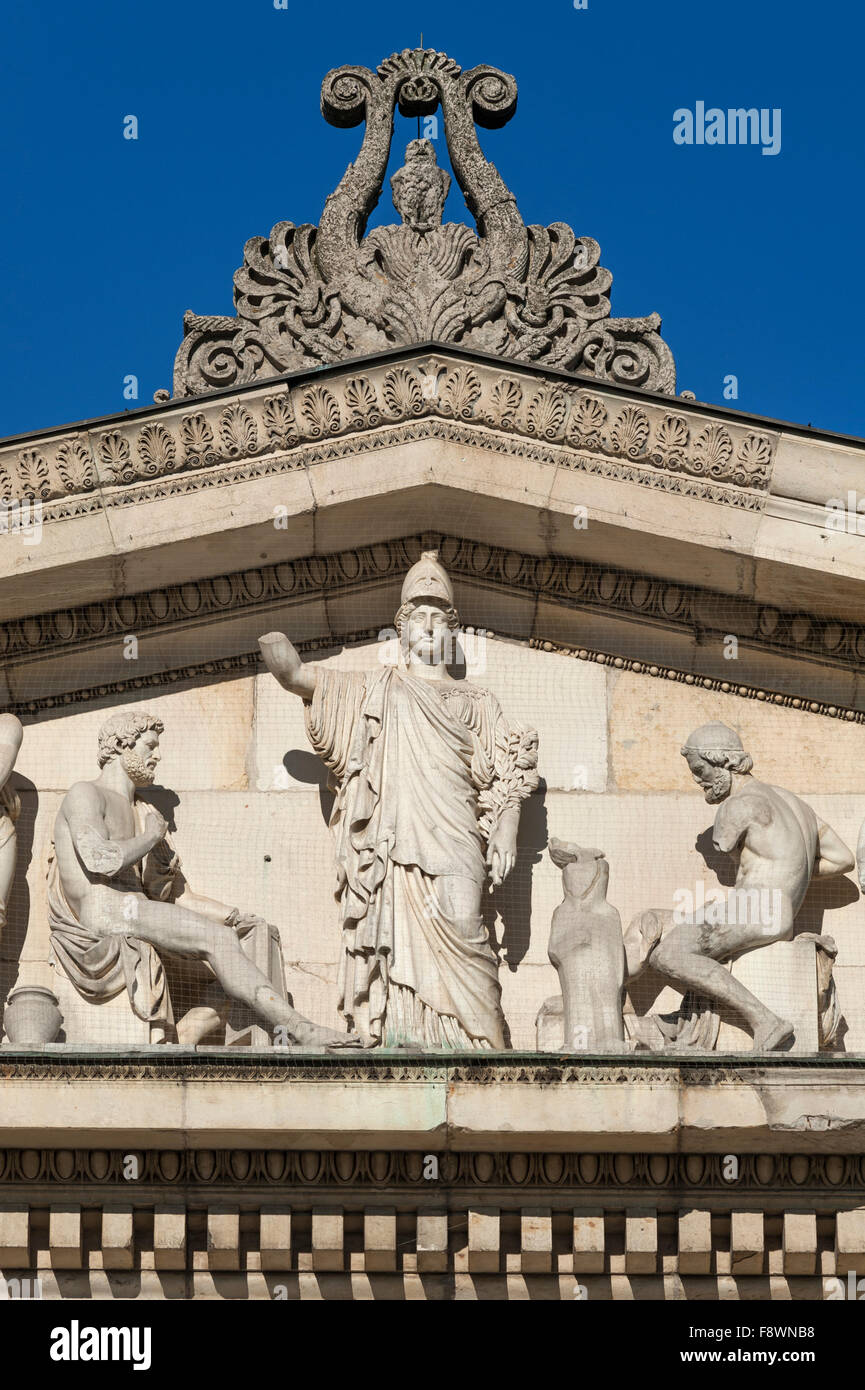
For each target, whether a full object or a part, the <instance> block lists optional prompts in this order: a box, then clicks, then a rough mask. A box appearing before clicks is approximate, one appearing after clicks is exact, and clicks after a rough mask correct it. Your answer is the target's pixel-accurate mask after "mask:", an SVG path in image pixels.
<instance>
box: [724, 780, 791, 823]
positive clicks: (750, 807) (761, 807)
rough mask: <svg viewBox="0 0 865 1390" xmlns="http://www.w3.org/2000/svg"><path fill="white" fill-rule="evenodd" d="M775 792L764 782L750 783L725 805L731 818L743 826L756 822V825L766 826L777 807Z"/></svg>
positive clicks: (777, 799)
mask: <svg viewBox="0 0 865 1390" xmlns="http://www.w3.org/2000/svg"><path fill="white" fill-rule="evenodd" d="M777 792H778V789H777V788H776V787H770V786H769V785H768V784H767V783H766V782H752V783H751V784H750V785H749V786H747V787H744V788H743V789H742V791H740V792H737V793H736V795H735V796H731V797H730V798H729V801H728V802H727V803H726V805H728V806H729V807H730V808H731V817H732V818H734V819H736V820H738V821H740V822H741V823H743V824H744V823H748V822H755V821H756V823H757V824H758V825H768V824H769V823H770V821H771V820H772V816H773V813H774V811H775V810H776V809H777V807H778V802H779V797H778V794H777Z"/></svg>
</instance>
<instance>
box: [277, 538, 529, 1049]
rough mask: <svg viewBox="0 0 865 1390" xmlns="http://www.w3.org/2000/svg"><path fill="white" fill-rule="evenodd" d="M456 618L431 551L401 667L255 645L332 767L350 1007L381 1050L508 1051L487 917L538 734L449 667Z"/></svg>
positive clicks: (345, 999) (407, 593)
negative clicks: (490, 889) (342, 663)
mask: <svg viewBox="0 0 865 1390" xmlns="http://www.w3.org/2000/svg"><path fill="white" fill-rule="evenodd" d="M458 624H459V619H458V616H457V612H456V609H455V607H454V601H453V589H452V587H451V582H450V579H449V578H448V575H447V574H446V572H445V570H444V569H443V568H442V566H441V565H440V564H439V563H438V557H437V555H436V553H435V552H434V551H428V552H425V553H424V554H423V555H422V556H421V558H420V560H419V561H418V562H417V564H415V565H413V566H412V568H411V569H410V570H409V572H408V574H407V575H406V578H405V581H404V583H403V587H402V598H401V607H400V609H399V612H398V613H397V615H396V619H395V626H396V630H397V634H398V638H399V648H400V657H399V664H398V665H397V666H389V667H380V668H379V669H378V670H377V671H372V672H363V673H354V672H343V671H333V670H329V669H326V668H324V667H315V666H304V665H303V663H302V662H301V660H300V657H299V656H298V654H297V652H296V651H295V649H294V647H293V646H292V644H291V643H290V642H289V640H288V638H287V637H285V636H284V635H283V634H281V633H275V632H271V633H268V634H267V635H266V636H264V637H262V638H260V639H259V641H260V645H261V649H262V653H263V655H264V660H265V662H266V664H267V666H268V668H269V670H270V671H271V672H272V673H273V675H274V676H275V677H276V679H277V680H278V681H279V683H280V685H282V686H283V687H284V689H286V690H289V691H291V692H292V693H293V694H295V695H298V696H300V698H301V699H302V700H303V701H304V702H305V706H306V727H307V733H308V735H309V739H310V742H311V743H312V746H313V748H314V749H315V751H316V752H317V753H318V754H319V755H320V756H321V757H322V758H323V759H324V761H325V762H326V763H327V765H328V767H329V768H330V769H331V772H332V774H333V778H334V780H335V782H336V784H337V796H336V803H335V806H334V811H333V815H332V817H331V828H332V831H333V834H334V839H335V845H336V858H337V889H336V896H337V899H338V901H339V904H340V912H341V921H342V951H341V956H340V976H339V980H340V1004H339V1007H340V1009H341V1011H342V1013H343V1014H344V1015H345V1017H346V1019H347V1021H348V1023H349V1026H354V1027H356V1028H357V1029H358V1031H359V1032H360V1033H361V1035H362V1036H365V1037H366V1038H367V1039H369V1040H370V1041H371V1042H373V1043H379V1044H382V1045H384V1046H390V1047H395V1046H406V1047H415V1048H418V1049H434V1048H442V1047H446V1048H502V1047H504V1045H505V1038H504V1017H503V1014H502V1010H501V1004H500V997H501V989H500V986H499V981H498V969H497V962H496V957H495V954H494V952H493V949H492V946H491V945H490V941H489V937H488V933H487V930H486V928H485V926H484V923H483V920H482V917H481V894H482V892H483V888H484V884H485V882H486V878H487V872H488V871H489V874H490V876H491V879H492V882H493V884H496V885H497V884H500V883H501V882H502V881H503V880H504V878H505V877H506V876H507V874H509V873H510V871H511V869H512V868H513V866H514V863H515V861H516V838H517V825H518V821H519V812H520V803H521V801H522V800H523V798H524V797H526V796H528V795H529V793H530V792H532V791H534V789H535V787H536V786H537V785H538V774H537V735H536V734H535V733H534V731H533V730H527V729H523V728H522V727H520V726H518V725H514V724H510V723H509V722H508V721H507V720H506V719H505V717H504V715H503V714H502V711H501V709H500V707H499V704H498V701H497V700H496V699H495V697H494V696H493V695H492V693H491V692H490V691H488V690H484V689H483V688H482V687H480V686H476V685H473V684H470V683H469V682H468V681H457V680H454V679H453V677H452V676H451V675H450V673H449V672H448V669H447V667H448V664H449V661H448V650H447V648H448V645H449V643H450V642H452V641H453V634H454V633H455V631H456V629H457V627H458Z"/></svg>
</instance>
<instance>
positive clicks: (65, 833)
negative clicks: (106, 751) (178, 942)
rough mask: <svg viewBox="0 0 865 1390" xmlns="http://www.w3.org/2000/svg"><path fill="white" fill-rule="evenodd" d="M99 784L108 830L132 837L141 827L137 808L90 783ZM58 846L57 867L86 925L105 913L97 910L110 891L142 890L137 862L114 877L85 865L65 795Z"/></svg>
mask: <svg viewBox="0 0 865 1390" xmlns="http://www.w3.org/2000/svg"><path fill="white" fill-rule="evenodd" d="M90 785H91V786H92V787H94V788H95V790H96V794H97V796H98V798H99V805H100V808H101V811H102V816H103V824H104V833H105V834H106V835H107V836H108V838H109V839H111V840H128V839H131V838H132V837H133V836H134V835H135V834H136V831H137V826H136V823H135V811H134V809H133V806H132V804H131V803H130V802H129V801H127V800H126V798H125V797H124V796H121V795H120V794H119V793H118V792H114V791H111V790H110V789H109V788H107V787H100V786H98V785H97V784H96V783H90ZM54 848H55V851H56V854H57V867H58V869H59V871H60V880H61V883H62V884H63V892H64V893H65V895H66V900H67V902H68V903H69V906H70V907H71V908H72V910H73V911H74V912H75V914H76V916H77V917H78V918H79V919H80V921H81V922H83V923H84V924H85V925H91V921H90V919H91V917H94V915H95V916H98V917H100V918H101V916H102V914H101V913H99V912H98V911H95V910H96V909H97V908H98V905H99V903H100V901H104V897H105V894H106V893H110V894H111V895H112V896H113V895H114V894H115V893H117V892H121V893H129V892H138V893H140V892H142V887H141V877H140V872H139V868H138V866H137V865H132V866H131V867H130V868H128V869H126V870H124V871H122V872H121V873H118V874H115V875H114V876H113V877H112V878H111V879H107V878H104V877H103V876H102V875H101V874H94V873H91V872H90V871H89V870H88V869H86V868H85V867H84V865H83V864H82V862H81V859H80V858H79V856H78V854H77V852H76V849H75V846H74V844H73V841H72V831H71V829H70V827H69V822H68V821H67V819H66V801H65V799H64V801H63V804H62V805H61V807H60V810H59V811H58V813H57V819H56V821H55V823H54Z"/></svg>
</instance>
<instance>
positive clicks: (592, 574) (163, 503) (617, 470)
mask: <svg viewBox="0 0 865 1390" xmlns="http://www.w3.org/2000/svg"><path fill="white" fill-rule="evenodd" d="M73 460H74V461H75V467H74V468H73V467H72V461H73ZM862 460H863V449H862V445H861V442H859V441H853V440H840V439H838V440H833V439H831V438H830V439H824V440H819V439H816V438H814V437H813V435H811V434H810V433H809V432H805V431H801V430H796V429H795V428H793V427H788V426H781V425H778V424H777V423H776V422H772V421H763V420H760V419H758V418H754V417H747V416H742V415H737V414H736V413H734V412H731V411H719V410H713V409H710V408H707V407H705V406H702V405H699V404H698V403H697V402H692V401H686V400H680V401H676V402H674V403H673V402H670V401H669V400H666V399H665V398H663V397H659V396H654V397H653V396H651V395H649V394H648V393H631V392H629V391H627V390H624V389H623V388H616V387H614V386H610V385H605V386H603V387H601V386H597V385H594V384H589V383H587V382H585V381H583V380H581V379H578V378H574V377H573V376H570V375H568V374H566V373H560V372H553V371H551V370H549V369H545V370H541V369H539V368H537V367H527V366H525V365H520V366H518V365H514V366H509V365H508V366H504V365H503V364H502V363H501V362H498V361H495V360H492V359H490V358H488V357H485V356H483V355H481V354H469V353H465V352H461V351H455V350H454V349H450V350H444V349H435V350H434V349H433V348H431V347H419V348H417V349H414V350H407V351H406V352H403V353H395V354H393V353H388V354H382V355H380V356H378V357H374V358H370V359H367V360H365V361H363V362H355V363H351V364H345V365H342V366H340V365H337V366H333V367H331V368H329V369H326V370H324V371H317V372H315V373H311V372H306V373H297V374H294V375H292V376H289V377H286V378H282V379H279V380H274V381H273V382H270V383H268V384H267V385H261V386H254V385H253V386H248V387H245V388H239V389H236V390H233V391H222V392H215V393H212V394H210V395H208V396H205V397H202V398H200V399H199V400H196V401H189V402H184V403H183V404H181V403H179V402H172V403H170V404H164V405H155V406H152V407H150V408H148V409H147V410H144V411H140V412H135V413H133V414H125V415H123V416H119V417H115V418H113V419H106V420H101V421H92V422H87V423H85V424H84V425H82V426H80V427H77V428H73V429H66V430H59V431H58V430H54V431H44V432H41V433H39V434H36V435H32V436H28V437H26V438H20V439H17V440H13V441H9V442H8V443H7V444H6V445H5V447H3V448H2V449H0V481H2V486H3V489H4V491H5V494H6V496H7V497H23V498H24V499H25V501H27V502H29V503H33V504H35V503H39V504H40V506H41V517H42V527H43V541H42V544H40V545H37V546H32V547H31V546H27V545H22V544H18V545H7V546H5V547H4V553H3V556H2V557H0V566H2V571H3V572H2V577H0V597H2V613H3V618H4V621H5V626H4V627H3V629H2V638H0V640H2V643H3V650H4V655H5V662H6V670H7V682H8V686H9V692H10V695H11V697H12V698H13V700H15V701H19V702H24V703H25V704H26V703H27V702H29V701H32V700H33V699H35V698H39V699H41V700H46V699H47V700H49V701H50V700H54V699H56V698H58V697H60V696H61V695H62V694H63V692H64V691H68V690H69V689H70V684H69V673H70V663H69V660H68V653H70V652H73V651H74V652H75V653H76V661H75V665H74V670H75V673H76V676H77V677H78V680H77V684H76V686H75V688H76V689H79V690H81V689H84V688H91V687H96V686H99V685H100V682H101V681H103V680H104V679H105V678H106V675H107V671H108V669H109V668H110V666H111V662H110V661H109V662H108V663H107V665H106V663H105V662H103V661H101V659H100V658H99V657H98V653H99V651H100V650H101V649H103V648H105V647H106V644H108V643H109V642H110V641H113V640H116V638H115V636H114V634H116V633H118V632H123V631H127V632H129V631H134V632H136V633H138V634H139V638H140V643H141V649H142V662H141V663H139V664H138V665H137V667H136V671H137V678H138V679H143V678H144V673H145V672H147V671H152V672H153V675H154V678H157V676H158V675H159V673H160V672H163V673H164V672H165V670H166V669H170V670H175V671H176V670H181V669H185V668H186V667H187V666H188V662H186V661H184V660H182V659H181V657H180V654H179V653H180V645H181V644H180V643H179V641H178V643H177V649H178V657H177V659H174V658H172V659H171V661H170V662H168V664H167V666H166V652H165V636H166V634H167V633H168V632H172V633H176V634H178V635H179V634H180V633H181V632H182V631H183V629H184V628H185V627H189V628H195V629H196V630H200V628H201V624H202V622H206V623H207V624H208V628H209V632H210V638H211V639H212V642H213V644H214V645H213V647H212V651H211V659H212V660H217V661H230V662H236V661H238V660H240V659H241V658H244V659H247V658H250V654H251V653H252V652H253V651H254V648H255V642H254V633H253V628H254V627H255V625H256V623H258V622H259V621H260V615H261V614H262V613H263V612H265V611H267V610H272V611H273V613H274V614H276V613H278V610H279V607H280V605H281V604H282V603H283V602H287V603H290V604H291V605H294V606H295V607H296V606H297V605H298V604H301V603H303V602H306V601H307V599H308V600H309V602H310V603H312V596H313V595H321V596H323V597H324V599H325V600H326V601H325V606H324V608H323V609H321V610H316V611H317V612H318V617H316V619H315V621H314V622H313V623H312V625H311V626H310V627H309V629H308V630H307V631H306V632H305V633H304V637H303V640H308V641H310V642H313V643H315V642H319V643H321V642H324V643H327V642H332V641H343V640H346V639H347V638H349V636H350V634H352V633H356V632H358V631H362V632H363V633H364V634H366V633H367V632H368V631H369V630H370V627H371V622H372V621H374V622H377V623H379V624H380V625H387V624H388V623H389V622H390V619H391V617H392V612H388V611H387V610H388V604H389V603H390V602H391V598H392V594H393V589H394V586H395V585H396V584H397V582H398V576H399V573H400V571H401V569H402V568H407V566H408V564H409V563H410V562H411V560H410V556H411V555H412V554H413V553H414V550H413V547H414V548H415V549H416V548H417V546H419V545H420V539H419V538H420V537H421V536H422V535H423V534H424V533H428V532H429V531H430V529H431V528H430V520H431V518H432V517H433V516H434V517H435V521H436V526H435V528H434V529H435V531H436V534H437V535H444V536H446V537H451V538H453V547H454V550H453V556H454V558H453V563H454V564H455V565H456V569H457V582H458V583H459V584H460V585H468V586H472V585H473V586H475V589H476V592H477V593H478V594H479V595H480V594H483V593H486V594H487V595H489V593H490V591H491V587H495V588H496V589H497V591H498V592H500V593H501V594H504V593H507V592H510V593H513V594H518V595H519V602H518V603H516V600H515V604H511V605H510V608H508V605H507V604H505V601H504V599H502V601H501V604H500V605H499V607H500V609H501V612H500V613H499V615H498V616H497V618H496V621H495V623H494V624H493V622H492V621H491V620H490V619H489V617H488V616H487V617H486V618H484V614H483V603H482V602H477V603H475V602H474V601H473V599H472V598H471V596H470V595H469V594H468V593H466V595H465V596H464V598H463V601H462V602H463V608H464V609H465V611H466V613H467V614H468V613H471V615H472V616H471V620H473V621H474V622H476V623H479V624H481V625H482V626H484V627H493V626H494V627H495V629H496V630H497V631H500V632H502V633H503V634H506V635H510V636H512V637H518V638H520V639H521V640H523V639H524V640H532V641H539V642H543V641H552V642H558V641H561V642H563V643H564V645H566V646H571V647H574V648H575V649H578V650H579V649H582V648H587V647H592V648H593V650H597V651H598V652H599V653H600V654H604V653H606V655H607V656H609V657H611V658H619V659H621V660H630V659H636V660H647V661H648V662H649V663H650V664H652V665H655V666H657V665H658V664H659V663H658V662H657V659H654V660H653V658H652V642H653V640H654V639H653V637H652V633H653V632H654V631H656V627H657V624H659V623H660V624H661V625H662V626H663V627H664V629H665V630H667V631H669V632H671V633H672V632H673V631H676V632H678V633H679V634H680V636H682V635H685V645H684V647H682V646H681V645H678V646H677V647H676V649H675V655H676V660H675V662H670V663H668V664H670V665H672V666H675V667H676V668H677V669H682V670H683V671H686V672H687V671H692V672H693V673H694V674H698V675H700V676H702V677H705V678H706V679H711V680H724V679H725V678H726V672H727V670H728V669H729V668H728V667H726V666H725V663H723V662H719V660H718V659H716V657H715V656H714V655H713V652H714V651H716V649H717V647H718V645H719V642H718V640H717V636H718V634H717V632H716V629H717V630H718V631H720V629H722V628H723V629H724V630H728V629H730V628H731V626H732V627H733V630H735V631H737V632H739V633H740V634H741V635H742V639H743V648H744V647H745V646H746V645H747V649H748V653H749V654H748V656H747V660H746V661H745V662H744V664H743V662H742V661H740V664H739V666H738V667H737V677H738V684H739V685H741V686H742V687H743V688H744V687H748V688H749V689H750V688H754V689H755V690H762V689H764V688H765V686H766V684H767V680H768V681H769V683H770V685H772V686H773V688H774V689H775V690H776V692H777V693H778V695H779V698H787V697H790V698H795V699H800V700H808V701H810V702H812V703H815V702H816V705H820V706H822V705H826V707H827V708H828V707H830V706H833V707H835V706H837V707H839V708H842V709H843V708H848V707H851V706H852V707H856V706H858V704H859V701H860V695H859V676H858V669H859V666H860V665H861V655H862V651H863V650H865V638H863V636H862V629H861V604H860V600H859V591H858V586H859V583H860V582H861V576H862V573H863V561H862V559H861V555H860V552H861V548H862V541H861V538H860V537H858V536H857V535H855V534H853V535H850V534H842V533H838V532H835V533H833V534H832V535H831V537H830V538H829V541H830V546H831V550H830V552H829V553H828V554H827V544H826V542H827V537H826V533H825V529H823V528H824V527H825V504H824V505H821V504H820V501H819V499H820V498H821V496H822V494H823V493H824V492H825V491H826V488H825V487H824V486H821V483H820V478H821V476H823V475H826V474H828V475H829V476H831V478H832V489H833V491H834V492H837V493H838V495H839V496H842V497H843V496H844V495H845V493H846V490H847V489H848V488H850V487H854V486H855V484H856V480H857V479H858V477H859V475H860V472H861V467H862ZM413 538H417V539H413ZM359 541H360V544H359ZM449 544H450V542H449ZM377 547H379V549H377ZM731 556H733V557H735V561H734V563H731ZM340 592H345V593H354V594H356V595H360V594H363V595H364V603H365V604H366V608H365V613H367V614H369V615H371V616H370V618H369V620H366V621H364V622H359V621H357V620H356V614H357V613H359V612H360V609H361V606H362V605H360V603H359V600H358V601H356V602H355V617H350V616H349V615H348V614H340V615H339V616H337V612H336V598H335V596H336V595H337V594H338V593H340ZM70 595H74V601H73V602H72V603H71V604H70V602H69V596H70ZM547 599H550V600H551V601H552V602H553V603H554V604H556V605H558V606H559V607H560V608H561V609H562V610H563V611H564V610H567V612H568V614H569V616H568V618H567V621H566V622H565V624H564V626H562V625H561V620H560V619H559V618H557V619H556V620H555V621H554V622H553V621H552V619H551V618H549V614H548V610H546V609H545V608H543V607H542V606H538V605H540V604H542V603H544V602H546V600H547ZM527 604H529V605H534V607H533V608H532V611H531V616H530V617H527V612H528V609H527V607H526V605H527ZM473 609H474V610H475V611H474V612H472V610H473ZM589 613H592V614H594V615H595V617H594V618H593V619H592V622H593V623H594V627H592V628H591V635H589V632H590V630H589V627H587V615H588V614H589ZM599 614H603V615H604V618H603V622H602V623H601V626H600V627H598V626H597V615H599ZM581 615H582V616H581ZM613 615H615V616H616V621H615V623H614V624H613V626H610V625H609V622H612V619H613ZM548 618H549V620H548ZM467 620H469V619H468V618H467ZM608 620H609V622H608ZM641 629H642V631H643V634H644V635H643V637H640V636H639V632H640V630H641ZM713 634H714V635H713ZM721 636H723V633H721ZM677 641H678V639H677ZM151 650H152V656H150V655H148V654H147V653H148V652H149V651H151ZM670 650H671V651H672V650H673V649H672V648H670ZM770 653H771V662H770V663H769V666H767V664H766V661H767V657H768V654H770ZM751 654H753V661H752V659H751ZM250 659H252V658H250ZM785 662H789V663H791V668H790V672H789V674H784V663H785ZM91 663H92V664H91ZM749 663H750V664H749ZM722 672H723V673H724V674H723V675H722ZM55 673H56V674H55ZM809 673H810V674H809ZM113 678H114V679H116V672H114V676H113ZM159 679H164V675H161V676H159Z"/></svg>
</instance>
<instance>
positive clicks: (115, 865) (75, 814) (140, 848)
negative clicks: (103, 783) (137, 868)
mask: <svg viewBox="0 0 865 1390" xmlns="http://www.w3.org/2000/svg"><path fill="white" fill-rule="evenodd" d="M62 811H63V814H64V816H65V818H66V824H67V825H68V826H69V832H70V834H71V836H72V843H73V845H74V846H75V852H76V854H77V855H78V858H79V859H80V860H81V863H82V864H83V865H84V867H85V869H87V870H88V872H89V873H91V874H100V875H102V876H103V877H105V878H113V877H114V875H115V874H119V873H120V871H121V869H127V868H128V867H129V865H130V864H137V863H139V861H140V860H142V859H143V858H144V857H145V855H147V854H149V853H150V851H151V850H152V849H153V847H154V845H157V844H158V843H159V841H160V840H161V839H162V837H163V835H164V834H165V831H166V823H165V821H164V820H163V818H162V816H161V815H160V814H159V812H158V811H155V810H151V811H149V812H148V813H147V818H146V820H145V822H144V831H143V833H142V834H141V835H133V836H132V838H131V839H129V840H112V839H111V836H110V835H109V833H108V829H107V827H106V825H105V815H104V812H103V809H102V799H101V797H100V795H99V793H98V791H97V790H96V788H95V787H94V785H93V783H92V782H78V783H76V785H75V786H74V787H72V788H71V790H70V791H69V792H67V794H66V797H65V799H64V802H63V806H62Z"/></svg>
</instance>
